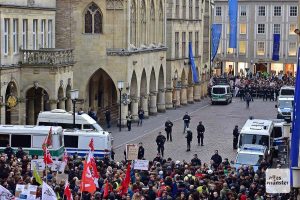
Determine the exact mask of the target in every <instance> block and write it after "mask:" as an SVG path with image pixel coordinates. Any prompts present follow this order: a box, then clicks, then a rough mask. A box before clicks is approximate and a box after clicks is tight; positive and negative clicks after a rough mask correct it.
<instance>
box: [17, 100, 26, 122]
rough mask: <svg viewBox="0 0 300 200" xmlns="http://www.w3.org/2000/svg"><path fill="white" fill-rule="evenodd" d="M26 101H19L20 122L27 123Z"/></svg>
mask: <svg viewBox="0 0 300 200" xmlns="http://www.w3.org/2000/svg"><path fill="white" fill-rule="evenodd" d="M25 107H26V103H25V102H24V100H22V102H19V124H26V108H25Z"/></svg>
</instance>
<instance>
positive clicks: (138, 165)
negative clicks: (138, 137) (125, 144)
mask: <svg viewBox="0 0 300 200" xmlns="http://www.w3.org/2000/svg"><path fill="white" fill-rule="evenodd" d="M133 169H139V170H149V160H135V161H134V165H133Z"/></svg>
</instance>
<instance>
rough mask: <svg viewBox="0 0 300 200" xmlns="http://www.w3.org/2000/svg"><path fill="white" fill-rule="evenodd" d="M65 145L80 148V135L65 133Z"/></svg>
mask: <svg viewBox="0 0 300 200" xmlns="http://www.w3.org/2000/svg"><path fill="white" fill-rule="evenodd" d="M64 142H65V147H71V148H78V136H73V135H65V136H64Z"/></svg>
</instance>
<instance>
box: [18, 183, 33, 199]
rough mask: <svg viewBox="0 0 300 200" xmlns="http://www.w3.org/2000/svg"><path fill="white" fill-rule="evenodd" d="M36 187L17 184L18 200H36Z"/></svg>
mask: <svg viewBox="0 0 300 200" xmlns="http://www.w3.org/2000/svg"><path fill="white" fill-rule="evenodd" d="M36 192H37V186H36V185H20V184H17V186H16V192H15V198H16V200H21V199H22V200H36Z"/></svg>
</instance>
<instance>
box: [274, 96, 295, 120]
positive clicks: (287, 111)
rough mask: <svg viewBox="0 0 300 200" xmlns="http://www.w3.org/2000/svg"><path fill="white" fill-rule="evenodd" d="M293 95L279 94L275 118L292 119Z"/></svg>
mask: <svg viewBox="0 0 300 200" xmlns="http://www.w3.org/2000/svg"><path fill="white" fill-rule="evenodd" d="M293 107H294V96H279V97H278V102H277V105H275V108H277V119H284V120H287V121H292V120H293V119H292V118H293Z"/></svg>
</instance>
